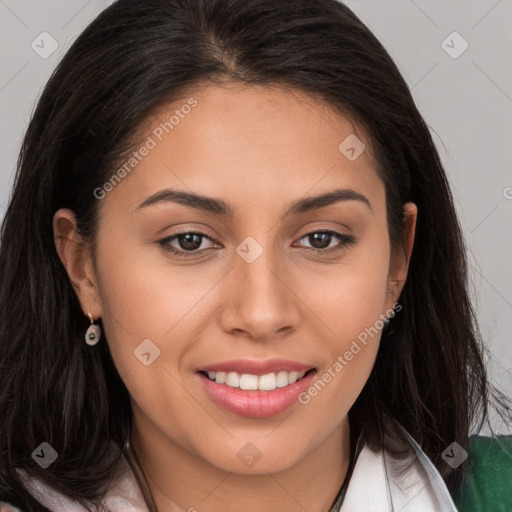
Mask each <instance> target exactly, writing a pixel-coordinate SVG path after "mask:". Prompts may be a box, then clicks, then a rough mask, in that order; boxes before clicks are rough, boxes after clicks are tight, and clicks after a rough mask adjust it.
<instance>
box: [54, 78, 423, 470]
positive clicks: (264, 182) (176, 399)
mask: <svg viewBox="0 0 512 512" xmlns="http://www.w3.org/2000/svg"><path fill="white" fill-rule="evenodd" d="M191 98H193V99H191ZM185 105H189V107H185ZM176 111H178V112H176ZM173 115H174V119H171V116H173ZM170 119H171V121H170ZM176 119H179V120H178V121H177V122H176ZM166 122H167V123H168V124H167V125H165V123H166ZM162 126H165V127H166V128H165V129H164V128H162ZM167 132H168V133H167ZM141 134H142V136H141V138H140V140H141V141H142V142H141V144H140V145H139V146H137V149H139V148H141V147H142V146H144V145H145V146H146V148H148V150H147V151H145V150H140V151H139V156H141V158H140V161H138V160H137V164H136V166H133V168H131V167H130V171H129V172H125V173H123V172H121V173H120V174H121V175H122V176H121V177H123V179H122V180H121V181H120V182H119V180H116V184H115V186H112V185H111V186H108V185H107V186H106V187H105V188H104V189H103V192H98V196H101V197H102V198H101V199H98V201H99V207H100V223H99V229H98V233H97V239H96V247H95V254H94V262H93V261H92V260H87V261H86V262H85V263H84V264H83V266H82V267H80V266H79V265H76V266H75V267H76V268H75V267H74V266H73V265H71V264H70V259H71V258H68V259H67V260H66V257H65V256H63V254H64V252H65V250H62V249H61V251H60V254H61V257H62V259H63V262H64V263H65V264H66V267H67V268H68V272H69V273H70V277H71V279H72V281H73V283H74V286H75V289H76V290H77V294H78V295H79V298H80V301H81V303H82V307H83V310H84V312H85V313H87V312H91V313H92V314H93V316H94V318H99V317H101V319H102V324H103V329H104V333H105V337H106V339H107V340H108V344H109V346H110V350H111V352H112V356H113V358H114V361H115V364H116V366H117V368H118V370H119V373H120V375H121V377H122V379H123V381H124V382H125V384H126V386H127V388H128V391H129V392H130V395H131V397H132V404H133V413H134V422H135V426H136V429H137V430H138V431H139V432H145V433H146V434H148V435H151V436H153V437H154V438H155V439H156V438H158V440H159V442H160V443H166V444H167V445H168V446H173V447H175V448H176V450H181V451H183V452H186V453H188V454H191V455H192V456H194V457H196V458H197V459H198V460H202V461H204V462H206V463H208V464H210V465H212V466H215V467H217V468H221V469H223V470H226V471H230V472H237V473H251V472H253V471H257V472H262V471H268V472H275V471H280V470H283V469H285V468H288V467H291V466H293V465H294V464H296V463H297V462H298V461H300V460H302V459H304V458H305V457H307V456H308V454H310V453H311V452H313V451H314V450H315V449H316V448H318V447H319V446H321V445H322V443H325V442H326V440H328V439H330V438H332V437H333V436H335V435H337V433H339V431H340V429H341V426H342V424H343V423H344V422H345V421H346V418H347V413H348V411H349V409H350V407H351V406H352V404H353V403H354V401H355V400H356V398H357V396H358V395H359V393H360V392H361V390H362V388H363V386H364V384H365V382H366V380H367V379H368V376H369V374H370V372H371V369H372V366H373V364H374V361H375V357H376V353H377V350H378V345H379V339H380V330H381V328H382V324H383V318H384V317H385V316H389V315H390V313H391V311H392V307H393V304H394V303H395V302H396V301H397V299H398V296H399V293H400V290H401V288H402V286H403V282H404V280H405V275H406V270H407V259H408V254H409V253H410V249H411V246H412V245H411V244H412V242H411V240H412V238H411V237H412V234H411V233H412V232H413V228H414V225H413V223H412V224H411V223H409V224H408V225H409V226H412V227H411V228H410V230H409V232H408V233H406V240H408V241H409V242H407V243H406V247H405V248H404V251H403V252H397V253H395V252H393V251H392V250H391V247H390V242H389V234H388V227H387V220H386V197H385V190H384V185H383V183H382V181H381V180H380V178H379V177H378V176H377V174H376V172H375V170H374V165H373V163H372V161H371V158H370V142H369V140H367V138H366V136H365V135H364V133H362V132H361V131H358V130H357V129H356V127H355V126H354V125H353V124H352V123H351V122H350V120H349V119H347V118H345V117H343V116H340V115H339V114H338V113H336V112H335V111H334V110H333V109H331V108H330V107H328V106H327V105H325V104H323V103H321V102H317V101H315V100H314V99H312V98H311V97H308V96H306V95H303V94H302V93H299V92H296V91H295V92H293V91H291V90H288V89H284V88H269V87H260V86H251V87H246V86H242V85H233V84H231V85H229V86H223V87H221V86H214V85H211V86H209V87H206V88H203V89H201V90H198V91H196V92H195V93H193V94H191V95H190V96H184V97H183V100H179V101H177V102H174V103H173V104H172V105H171V104H169V105H165V106H163V107H162V108H161V109H160V110H159V111H158V112H157V113H155V115H153V116H152V117H151V118H150V119H148V120H147V122H146V123H144V126H143V127H141ZM354 135H356V136H357V137H358V139H359V141H358V140H357V139H355V138H354ZM347 137H351V138H349V139H348V141H347V142H345V143H344V144H342V145H341V149H340V144H341V143H342V142H343V141H344V140H345V139H346V138H347ZM361 142H362V143H364V144H365V147H366V149H364V151H362V153H361V154H360V155H359V156H357V154H358V153H359V152H360V151H361V150H362V148H363V146H362V145H361ZM351 148H353V149H354V150H353V151H352V150H351ZM143 153H144V154H145V156H142V154H143ZM354 157H356V158H354ZM133 163H134V162H132V164H133ZM128 168H129V167H126V168H125V170H126V169H128ZM118 176H119V174H118ZM172 193H174V194H175V195H174V196H173V195H172ZM176 194H178V195H176ZM324 195H325V197H324V198H323V199H318V198H320V197H321V196H324ZM195 196H201V197H200V198H198V197H195ZM315 198H317V199H316V200H315ZM68 213H69V212H65V211H61V212H59V213H58V214H57V215H56V219H55V229H56V231H58V230H59V226H62V225H63V223H64V222H65V220H66V215H68ZM406 214H407V215H408V216H409V217H414V214H415V213H414V209H413V207H412V206H411V205H408V206H407V208H406ZM59 219H60V220H59ZM69 219H70V220H72V217H71V216H70V217H69ZM71 246H76V244H71ZM70 250H71V251H72V250H73V249H72V248H71V249H70ZM78 268H80V270H76V269H78ZM103 342H104V340H103ZM205 431H206V432H207V435H205ZM149 433H150V434H149ZM248 443H249V444H248ZM244 450H245V451H244ZM246 455H249V456H251V455H256V456H257V457H261V459H260V461H259V462H258V464H257V465H255V466H254V469H253V467H252V466H251V465H250V464H244V463H243V460H242V459H243V457H244V456H246ZM241 461H242V462H241Z"/></svg>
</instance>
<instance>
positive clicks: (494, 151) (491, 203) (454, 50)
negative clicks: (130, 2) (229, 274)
mask: <svg viewBox="0 0 512 512" xmlns="http://www.w3.org/2000/svg"><path fill="white" fill-rule="evenodd" d="M141 1H142V0H141ZM110 3H111V1H109V0H104V1H101V0H89V1H87V0H66V1H56V0H23V1H20V0H0V30H1V32H0V34H1V36H0V37H1V46H0V130H1V132H0V137H1V140H2V144H1V145H0V161H1V162H2V165H1V168H0V218H1V217H3V212H4V211H5V206H6V204H7V202H8V197H9V191H10V189H11V187H12V182H13V174H14V169H15V162H16V158H17V153H18V151H19V147H20V142H21V138H22V135H23V133H24V131H25V129H26V127H27V123H28V120H29V117H30V115H31V113H32V110H33V108H34V105H35V101H36V99H37V98H38V96H39V94H40V92H41V90H42V87H43V85H44V84H45V82H46V80H47V79H48V78H49V76H50V73H51V72H52V71H53V69H54V68H55V66H56V64H57V62H58V61H59V59H60V58H61V57H62V56H63V54H64V53H65V50H66V49H67V48H68V47H69V45H70V44H71V43H72V41H73V40H74V38H75V37H76V36H77V35H78V34H79V33H80V32H81V30H82V29H83V28H84V27H85V26H86V24H88V23H89V22H90V21H91V20H92V19H93V18H94V17H95V16H96V15H97V14H98V13H99V12H100V11H101V10H102V9H104V8H105V7H106V6H107V5H109V4H110ZM346 3H347V5H349V7H351V8H352V9H353V10H354V11H355V13H356V14H357V15H358V16H359V17H360V18H361V19H362V20H363V21H364V22H365V23H366V24H367V25H368V27H369V28H370V29H371V30H372V31H373V33H374V34H375V35H376V36H377V37H378V38H379V40H380V41H381V42H382V43H383V45H384V46H385V47H386V48H387V50H388V51H389V53H390V54H391V56H392V57H393V58H394V60H395V62H396V63H397V65H398V67H399V69H400V71H401V72H402V74H403V75H404V77H405V79H406V81H407V83H408V84H409V87H410V88H411V91H412V94H413V96H414V98H415V100H416V104H417V105H418V108H419V110H420V112H421V113H422V115H423V116H424V118H425V119H426V122H427V124H428V125H429V127H430V128H431V131H432V133H433V136H434V140H435V142H436V145H437V147H438V149H439V152H440V155H441V158H442V160H443V163H444V165H445V168H446V170H447V172H448V175H449V179H450V182H451V184H452V190H453V194H454V197H455V201H456V204H457V209H458V212H459V216H460V221H461V224H462V226H463V229H464V233H465V237H466V240H467V243H468V247H469V254H468V257H469V262H470V267H471V280H472V295H473V300H474V303H475V306H476V308H477V311H478V318H479V321H480V326H481V329H482V333H483V336H484V339H485V340H486V343H487V345H488V347H489V349H490V361H489V364H490V365H491V370H492V376H493V379H494V381H495V382H496V383H497V384H498V385H501V386H502V388H504V389H506V390H507V392H508V394H509V395H511V394H512V385H511V383H512V343H511V333H512V236H511V235H512V173H511V162H512V116H511V113H512V66H511V63H512V59H511V54H512V30H511V27H512V0H471V1H468V0H450V1H449V2H448V1H446V0H444V1H443V0H386V1H383V0H348V1H347V2H346ZM454 31H456V32H458V33H459V34H460V36H461V37H462V38H463V39H461V38H460V37H459V36H457V35H456V36H450V34H452V33H453V32H454ZM43 32H48V33H49V34H50V35H51V36H52V37H53V38H54V39H55V40H56V42H57V43H58V48H57V49H56V50H55V51H54V52H53V53H52V54H51V55H50V56H48V57H47V58H42V57H41V56H40V55H39V54H38V53H36V51H35V50H34V49H33V48H32V46H31V45H32V44H39V48H41V49H40V50H39V51H48V50H49V49H50V48H51V46H50V40H49V39H48V38H47V36H40V34H41V33H43ZM449 36H450V37H449ZM42 38H44V41H43V42H41V39H42ZM464 40H465V41H466V42H467V44H468V48H467V49H466V51H464V52H463V53H462V54H460V55H458V54H459V53H460V51H461V50H462V49H463V48H464V46H465V44H464ZM34 41H35V43H33V42H34ZM443 41H445V43H443ZM447 51H448V52H451V54H452V55H451V56H450V55H449V54H448V53H447ZM454 57H456V58H454Z"/></svg>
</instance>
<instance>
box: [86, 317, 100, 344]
mask: <svg viewBox="0 0 512 512" xmlns="http://www.w3.org/2000/svg"><path fill="white" fill-rule="evenodd" d="M87 316H88V317H89V318H90V319H91V325H89V328H88V329H87V332H86V333H85V343H87V345H91V346H93V345H96V343H98V341H100V338H101V328H100V326H99V325H94V318H93V317H92V315H91V313H87Z"/></svg>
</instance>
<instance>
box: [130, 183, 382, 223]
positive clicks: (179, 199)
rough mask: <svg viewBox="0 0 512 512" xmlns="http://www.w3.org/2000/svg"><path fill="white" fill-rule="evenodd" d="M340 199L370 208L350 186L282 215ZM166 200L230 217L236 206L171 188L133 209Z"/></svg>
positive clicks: (302, 201) (304, 202) (301, 202)
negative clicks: (359, 203)
mask: <svg viewBox="0 0 512 512" xmlns="http://www.w3.org/2000/svg"><path fill="white" fill-rule="evenodd" d="M341 201H359V202H361V203H363V204H365V205H366V206H367V207H368V208H369V209H370V210H371V209H372V205H371V203H370V201H369V200H368V198H367V197H366V196H364V195H363V194H361V193H359V192H356V191H355V190H353V189H350V188H339V189H335V190H332V191H330V192H327V193H324V194H320V195H316V196H312V197H305V198H303V199H300V200H298V201H296V202H295V203H293V204H292V205H291V206H290V208H289V209H288V210H287V211H286V213H285V214H284V216H283V217H286V216H288V215H297V214H300V213H306V212H309V211H311V210H316V209H318V208H325V207H326V206H330V205H332V204H335V203H338V202H341ZM166 202H174V203H178V204H182V205H184V206H188V207H190V208H196V209H198V210H202V211H205V212H208V213H214V214H216V215H222V216H224V217H230V218H233V217H234V216H235V211H236V208H235V207H234V206H233V205H232V204H231V203H229V202H225V201H223V200H222V199H216V198H213V197H207V196H202V195H199V194H194V193H191V192H184V191H181V190H173V189H164V190H160V191H159V192H157V193H156V194H153V195H151V196H149V197H148V198H146V199H145V200H144V201H143V202H142V203H141V204H139V206H137V208H136V209H135V210H136V211H137V210H140V209H142V208H147V207H148V206H152V205H155V204H159V203H166Z"/></svg>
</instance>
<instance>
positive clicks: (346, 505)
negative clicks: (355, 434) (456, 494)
mask: <svg viewBox="0 0 512 512" xmlns="http://www.w3.org/2000/svg"><path fill="white" fill-rule="evenodd" d="M400 428H401V429H402V430H403V432H404V433H405V435H406V438H407V439H408V440H409V443H410V446H411V448H412V450H411V453H410V456H409V457H408V458H407V459H405V460H404V461H398V460H396V459H394V458H393V457H391V456H390V455H389V453H387V452H384V451H383V450H381V451H379V452H377V453H376V452H373V451H372V450H371V449H370V448H369V447H368V446H367V445H366V444H365V445H364V446H363V448H362V450H361V452H360V453H359V456H358V458H357V461H356V463H355V466H354V469H353V472H352V476H351V478H350V482H349V485H348V487H347V491H346V493H345V497H344V499H343V503H342V505H341V507H340V508H338V509H336V510H337V511H339V512H368V511H369V510H371V511H372V512H457V509H456V507H455V504H454V502H453V500H452V498H451V496H450V493H449V491H448V488H447V487H446V484H445V483H444V480H443V478H442V477H441V475H440V473H439V472H438V471H437V469H436V467H435V466H434V464H433V463H432V461H431V460H430V459H429V458H428V457H427V455H426V454H425V453H424V452H423V450H422V449H421V448H420V446H419V445H418V443H416V441H415V440H414V439H413V438H412V437H411V436H410V435H409V433H408V432H407V431H406V430H405V429H404V428H403V427H400ZM406 463H411V465H410V467H409V469H408V470H407V472H405V473H404V474H403V475H401V474H400V468H401V467H403V466H404V465H405V464H406Z"/></svg>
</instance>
